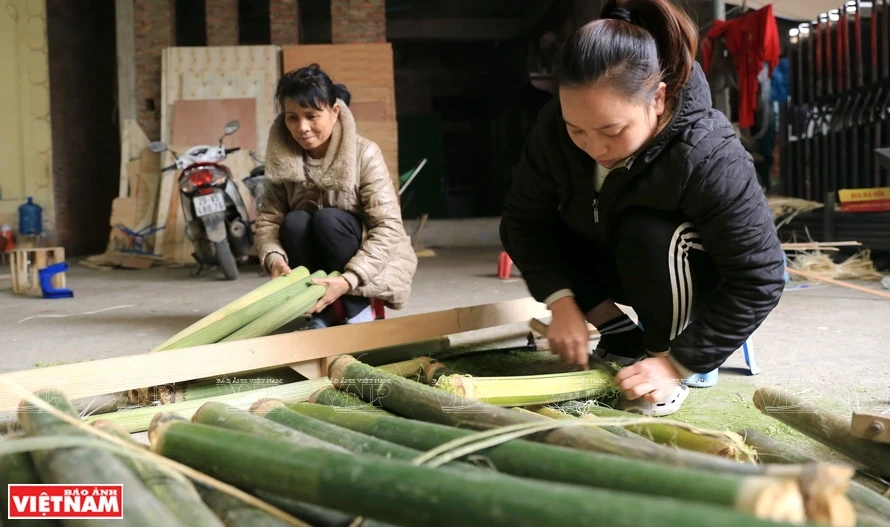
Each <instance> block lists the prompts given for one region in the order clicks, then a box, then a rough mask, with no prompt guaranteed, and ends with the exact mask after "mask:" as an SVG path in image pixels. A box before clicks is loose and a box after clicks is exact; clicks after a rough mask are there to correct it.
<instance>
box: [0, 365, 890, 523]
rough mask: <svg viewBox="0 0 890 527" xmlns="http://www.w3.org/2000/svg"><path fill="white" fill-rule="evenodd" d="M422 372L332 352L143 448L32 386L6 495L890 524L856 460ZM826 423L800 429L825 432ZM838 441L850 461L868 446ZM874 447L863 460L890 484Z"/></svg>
mask: <svg viewBox="0 0 890 527" xmlns="http://www.w3.org/2000/svg"><path fill="white" fill-rule="evenodd" d="M430 365H431V363H430V361H429V360H423V359H420V360H414V361H409V362H404V363H398V364H394V365H389V366H386V367H373V366H370V365H368V364H366V363H364V362H362V361H359V360H357V359H356V358H355V357H353V356H340V357H337V358H336V359H335V360H334V361H333V362H332V363H331V365H330V369H329V371H328V377H327V378H326V379H324V382H323V383H322V382H321V381H320V380H319V381H305V382H310V383H311V382H318V383H319V384H317V385H315V386H314V387H315V390H314V392H313V393H312V394H311V395H309V396H307V397H291V398H289V399H287V400H282V399H281V398H278V397H271V396H269V394H268V393H260V392H250V393H248V394H242V399H240V400H238V401H237V402H236V403H234V404H233V402H232V400H220V398H211V399H207V400H204V401H201V402H199V404H198V406H197V408H195V409H194V411H191V412H189V413H188V414H187V415H185V414H183V413H182V412H180V411H178V409H176V408H173V405H170V406H160V407H153V408H147V409H146V410H149V411H152V412H153V417H152V419H151V422H150V424H149V426H148V432H149V434H148V437H149V443H150V445H149V447H148V448H145V446H144V445H141V444H138V443H135V442H134V441H133V440H131V439H130V435H129V434H128V433H127V430H125V429H124V428H123V427H121V426H119V425H118V424H117V423H115V420H114V414H110V415H108V416H107V417H105V418H104V419H95V420H92V421H90V422H89V424H87V423H86V422H84V421H82V420H80V419H79V418H78V417H77V413H76V412H75V411H74V410H73V408H72V407H71V404H70V402H69V401H68V400H67V399H66V398H65V397H64V394H60V393H51V392H50V393H41V394H39V396H37V395H34V394H29V393H27V392H24V391H23V392H22V394H21V395H22V403H21V406H20V411H19V413H18V419H19V422H20V424H21V428H22V429H23V431H24V433H23V434H22V435H21V436H19V437H16V438H14V439H12V440H9V441H7V442H5V443H0V480H4V481H0V484H4V483H29V482H44V483H72V484H77V485H86V484H89V485H92V484H100V483H123V484H124V492H125V494H126V496H127V501H126V509H125V511H126V512H125V514H126V524H127V525H135V526H139V525H149V524H151V525H152V526H153V527H154V526H156V525H158V524H159V523H161V524H164V525H173V526H176V525H183V526H203V525H208V526H210V525H214V526H215V525H245V526H247V525H250V526H278V525H318V526H344V527H345V526H347V525H358V524H359V523H361V524H362V525H376V526H384V525H410V526H424V525H467V526H476V525H478V526H483V525H484V526H500V525H503V526H508V525H509V526H517V525H518V526H524V525H529V526H532V525H535V526H537V525H548V524H552V525H578V524H584V525H610V526H619V527H620V526H628V527H644V526H650V525H651V526H672V525H678V526H679V525H682V526H684V527H685V526H688V525H720V526H736V525H738V526H757V525H804V524H807V525H832V526H855V525H881V524H882V523H881V520H880V518H888V517H890V500H887V499H886V498H884V497H882V496H881V495H880V494H877V493H875V492H873V491H870V490H868V489H866V488H864V487H862V486H861V485H856V484H853V483H852V479H851V478H852V476H853V473H854V471H853V469H852V468H850V467H847V466H839V465H832V464H826V463H821V462H814V461H811V460H807V459H804V458H795V459H792V460H791V461H793V462H791V463H787V461H789V459H787V458H786V459H785V460H784V461H786V462H785V463H781V464H780V463H775V462H764V461H763V459H762V458H761V457H759V455H758V453H759V450H760V449H761V448H762V449H764V450H766V449H768V447H769V445H768V444H767V443H769V442H768V441H760V442H759V443H758V445H759V446H752V443H747V442H745V441H744V440H742V437H743V436H742V435H738V434H727V433H717V432H711V431H706V430H699V429H697V428H694V427H691V426H689V425H684V424H682V423H679V422H674V421H671V420H667V419H651V418H644V417H639V416H629V415H623V414H619V413H615V412H614V411H611V412H610V411H606V410H597V411H594V410H593V409H591V408H589V407H588V406H585V405H583V404H582V403H577V404H576V405H575V406H572V404H570V401H574V400H587V399H589V398H590V397H592V396H596V395H602V394H604V393H606V390H607V387H606V384H607V383H605V382H602V381H604V380H606V379H604V378H603V377H602V375H603V374H602V373H597V372H578V373H569V374H562V375H560V376H555V377H554V376H529V377H525V378H514V379H511V380H510V384H506V383H505V384H504V387H503V392H508V394H509V393H519V394H522V397H523V398H522V400H521V401H515V400H507V399H506V398H505V397H507V395H505V394H504V393H503V392H499V391H498V390H497V385H496V383H497V382H498V379H484V378H473V377H469V376H459V375H456V374H454V373H452V372H449V371H447V368H445V369H443V367H441V366H439V367H437V368H431V367H430ZM431 370H438V372H436V371H431ZM554 378H555V379H556V380H554ZM294 384H303V383H294ZM546 386H549V387H550V390H549V393H548V390H546V389H545V388H544V387H546ZM559 386H562V388H559ZM758 397H759V399H758ZM783 397H784V396H782V395H781V394H780V393H778V392H775V391H769V392H763V391H761V392H758V396H757V397H755V404H758V407H762V408H767V407H773V406H775V405H781V404H785V403H789V402H791V403H793V402H794V401H788V400H787V399H786V398H783ZM486 400H490V401H493V402H494V404H492V403H491V402H486ZM758 400H759V401H760V402H759V403H758ZM553 402H558V403H560V404H561V407H560V408H561V409H562V410H564V411H558V410H556V409H554V408H553V407H551V406H547V405H549V404H550V403H553ZM120 413H122V414H125V413H128V412H120ZM592 414H596V416H593V415H592ZM793 415H796V414H792V417H788V418H787V419H788V420H789V421H794V422H797V421H795V419H799V418H795V417H793ZM575 416H584V417H575ZM804 420H805V419H804ZM825 422H826V421H824V420H823V421H818V422H814V421H813V420H812V419H810V420H807V423H809V425H808V427H809V428H808V427H806V426H802V427H801V428H802V429H803V431H805V433H817V432H818V430H816V429H818V428H820V427H823V428H824V426H825ZM798 424H800V423H799V422H798ZM810 429H812V430H810ZM807 430H809V431H807ZM832 438H833V440H835V441H838V439H837V436H836V435H833V436H832ZM745 439H747V434H746V435H745ZM761 439H763V438H762V437H761ZM772 445H773V448H775V442H774V441H773V443H772ZM841 446H844V447H845V448H848V449H850V450H851V452H853V453H854V454H855V452H856V451H858V450H861V449H860V447H861V446H862V445H860V444H847V443H843V444H842V445H841ZM881 448H882V447H881V446H874V447H873V448H871V449H869V450H868V451H867V452H866V453H864V454H863V453H860V454H857V455H858V456H859V457H857V458H856V459H857V460H860V461H863V462H867V463H869V466H870V467H872V468H873V469H875V470H876V471H879V472H880V473H884V472H883V471H884V470H885V469H887V468H888V467H887V465H886V464H887V463H888V460H890V455H887V451H886V450H880V449H881ZM884 474H885V475H886V473H884ZM358 520H361V521H358ZM50 522H51V521H48V522H47V523H46V524H47V525H50V524H51V523H50Z"/></svg>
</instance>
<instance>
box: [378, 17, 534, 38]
mask: <svg viewBox="0 0 890 527" xmlns="http://www.w3.org/2000/svg"><path fill="white" fill-rule="evenodd" d="M521 33H522V21H521V20H520V19H513V18H420V19H414V20H412V19H391V20H387V21H386V39H387V40H509V39H513V38H516V37H518V36H519V35H521Z"/></svg>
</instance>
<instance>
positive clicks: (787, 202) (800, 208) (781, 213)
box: [766, 196, 824, 227]
mask: <svg viewBox="0 0 890 527" xmlns="http://www.w3.org/2000/svg"><path fill="white" fill-rule="evenodd" d="M766 201H767V203H768V204H769V208H770V210H771V211H772V213H773V220H774V221H777V222H779V223H778V225H777V227H781V226H782V225H784V224H786V223H789V222H790V221H791V220H793V219H794V218H795V217H796V216H797V215H798V214H802V213H804V212H810V211H812V210H816V209H821V208H822V207H824V205H823V204H822V203H819V202H816V201H809V200H805V199H799V198H787V197H783V196H767V198H766ZM779 220H782V221H779Z"/></svg>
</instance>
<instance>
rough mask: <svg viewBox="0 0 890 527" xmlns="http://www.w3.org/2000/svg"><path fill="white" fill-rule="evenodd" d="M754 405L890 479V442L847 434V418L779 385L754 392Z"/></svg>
mask: <svg viewBox="0 0 890 527" xmlns="http://www.w3.org/2000/svg"><path fill="white" fill-rule="evenodd" d="M754 406H756V407H757V409H758V410H760V411H761V412H762V413H763V414H765V415H768V416H770V417H772V418H774V419H777V420H779V421H781V422H783V423H785V424H787V425H788V426H790V427H792V428H794V429H795V430H797V431H798V432H801V433H802V434H805V435H807V436H809V437H810V438H812V439H815V440H816V441H818V442H820V443H822V444H823V445H825V446H827V447H829V448H833V449H835V450H837V451H838V452H840V453H841V454H844V455H845V456H847V457H849V458H850V459H853V460H855V461H858V462H859V463H862V464H863V465H866V466H867V467H869V468H871V469H872V470H874V471H875V472H876V473H877V474H879V475H881V476H883V477H885V478H890V445H888V444H883V443H877V442H874V441H869V440H867V439H859V438H858V437H853V435H852V434H851V433H850V423H851V421H852V419H851V418H850V417H844V416H841V415H838V414H835V413H833V412H830V411H828V410H825V409H823V408H819V407H817V406H816V405H814V404H810V403H808V402H806V401H804V400H803V399H801V398H799V397H796V396H794V395H792V394H790V393H788V392H786V391H783V390H780V389H778V388H760V389H759V390H757V391H756V392H754Z"/></svg>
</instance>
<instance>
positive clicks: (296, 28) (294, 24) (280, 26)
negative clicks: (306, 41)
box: [269, 0, 300, 46]
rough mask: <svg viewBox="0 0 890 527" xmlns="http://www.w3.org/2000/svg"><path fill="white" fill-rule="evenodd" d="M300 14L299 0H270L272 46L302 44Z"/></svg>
mask: <svg viewBox="0 0 890 527" xmlns="http://www.w3.org/2000/svg"><path fill="white" fill-rule="evenodd" d="M299 13H300V8H299V1H298V0H269V24H270V32H271V37H272V44H277V45H279V46H287V45H291V44H299V43H300V18H299V16H300V15H299Z"/></svg>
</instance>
